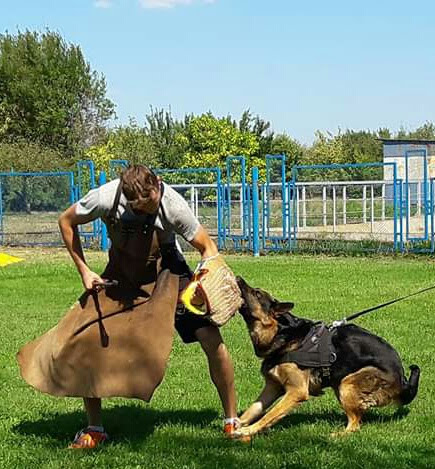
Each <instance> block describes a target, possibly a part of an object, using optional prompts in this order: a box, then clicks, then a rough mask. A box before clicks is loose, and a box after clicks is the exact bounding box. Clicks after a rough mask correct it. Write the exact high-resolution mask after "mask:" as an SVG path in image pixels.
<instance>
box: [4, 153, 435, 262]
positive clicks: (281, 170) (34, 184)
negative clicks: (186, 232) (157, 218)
mask: <svg viewBox="0 0 435 469" xmlns="http://www.w3.org/2000/svg"><path fill="white" fill-rule="evenodd" d="M285 161H286V160H285V156H284V155H267V157H266V175H265V180H264V181H263V182H260V181H259V171H258V168H252V172H251V174H250V177H249V175H248V173H247V164H246V160H245V158H244V157H243V156H230V157H228V159H227V161H226V179H223V177H222V174H221V170H220V169H219V168H182V169H169V170H168V169H158V170H156V172H157V173H158V174H160V175H162V176H163V178H164V180H165V181H166V182H168V183H169V184H171V185H172V186H173V187H174V188H175V189H176V190H178V191H179V192H180V193H181V194H182V195H183V196H184V197H185V198H186V199H187V200H188V203H189V204H190V206H191V208H192V210H193V211H194V213H195V215H196V216H197V217H198V218H199V219H200V221H201V223H203V224H204V226H206V228H207V229H208V231H209V232H210V234H211V235H212V236H213V237H215V239H216V242H217V244H218V247H219V249H221V250H232V251H245V252H251V253H254V254H255V255H258V254H259V253H260V251H262V252H264V253H266V252H268V251H287V252H295V251H298V250H305V249H307V247H309V246H317V247H318V248H319V249H318V250H325V249H326V250H333V249H340V250H341V249H343V246H346V247H351V248H352V249H357V250H377V251H379V250H382V251H402V252H404V251H415V252H434V251H435V236H434V232H435V213H434V205H435V201H434V197H435V181H434V179H430V180H428V168H427V165H428V161H427V154H426V152H425V151H422V150H418V151H409V152H407V154H406V157H405V161H406V164H405V166H404V174H403V178H399V177H398V169H397V167H396V163H393V162H391V163H367V164H363V163H361V164H343V165H309V166H294V167H293V168H291V174H292V177H291V179H290V180H289V181H287V180H286V167H285ZM127 164H128V162H127V161H125V160H116V161H113V163H111V165H110V168H109V174H108V176H109V178H110V179H112V178H114V177H117V176H118V174H119V171H120V170H121V169H122V168H124V167H125V166H126V165H127ZM411 165H412V168H413V173H412V174H413V176H412V177H411V171H409V167H410V166H411ZM416 165H417V166H416ZM416 167H418V168H419V178H418V180H415V173H416V171H415V168H416ZM358 169H363V170H373V169H375V170H378V171H377V176H378V178H377V179H373V180H363V179H361V180H354V179H353V178H352V177H353V174H354V173H355V171H356V170H358ZM381 173H383V174H382V175H381ZM331 175H332V176H331ZM248 179H250V182H248ZM105 181H106V174H105V173H101V174H100V175H99V179H98V184H99V185H101V184H104V183H105ZM95 187H97V178H96V173H95V168H94V165H93V163H92V162H91V161H83V162H80V163H79V164H78V165H77V170H76V173H75V174H74V173H73V172H57V173H48V172H46V173H44V172H41V173H0V244H22V245H34V244H40V245H57V244H61V239H60V235H59V232H58V229H57V218H58V215H59V213H60V211H62V210H64V209H65V208H66V207H67V206H68V205H70V204H71V203H73V202H74V201H76V200H77V199H78V198H79V197H81V196H83V195H84V194H85V192H87V191H88V190H89V189H92V188H95ZM80 234H81V236H82V239H83V241H84V242H85V243H86V245H88V246H94V247H97V246H100V248H102V249H107V248H108V240H107V231H106V229H105V226H104V224H102V223H100V222H98V221H97V222H94V223H91V224H89V225H88V226H85V227H82V228H81V230H80Z"/></svg>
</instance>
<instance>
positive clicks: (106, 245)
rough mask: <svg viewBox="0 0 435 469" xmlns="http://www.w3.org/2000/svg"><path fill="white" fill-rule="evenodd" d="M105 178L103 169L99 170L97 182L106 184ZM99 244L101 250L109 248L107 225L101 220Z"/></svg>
mask: <svg viewBox="0 0 435 469" xmlns="http://www.w3.org/2000/svg"><path fill="white" fill-rule="evenodd" d="M106 181H107V178H106V173H105V172H104V171H101V172H100V177H99V180H98V182H99V184H100V186H102V185H103V184H106ZM100 246H101V250H102V251H107V250H108V249H109V240H108V238H107V226H106V224H105V223H104V222H103V221H101V241H100Z"/></svg>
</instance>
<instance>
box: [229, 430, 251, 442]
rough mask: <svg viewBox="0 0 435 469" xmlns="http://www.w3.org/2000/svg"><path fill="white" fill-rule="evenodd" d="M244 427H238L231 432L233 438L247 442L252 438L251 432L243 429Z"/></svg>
mask: <svg viewBox="0 0 435 469" xmlns="http://www.w3.org/2000/svg"><path fill="white" fill-rule="evenodd" d="M246 428H247V427H245V428H239V429H238V430H236V431H235V432H234V433H233V438H234V439H235V440H238V441H242V442H243V443H249V442H250V441H251V439H252V434H251V433H250V432H249V431H245V429H246Z"/></svg>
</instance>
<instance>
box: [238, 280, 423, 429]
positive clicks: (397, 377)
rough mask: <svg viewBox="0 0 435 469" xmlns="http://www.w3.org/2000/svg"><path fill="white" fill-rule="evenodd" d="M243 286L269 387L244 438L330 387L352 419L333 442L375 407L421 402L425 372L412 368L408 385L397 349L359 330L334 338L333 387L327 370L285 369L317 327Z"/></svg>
mask: <svg viewBox="0 0 435 469" xmlns="http://www.w3.org/2000/svg"><path fill="white" fill-rule="evenodd" d="M237 283H238V285H239V287H240V290H241V292H242V297H243V300H244V304H243V305H242V307H241V309H240V313H241V314H242V316H243V318H244V320H245V322H246V324H247V326H248V330H249V335H250V337H251V340H252V343H253V345H254V349H255V353H256V355H257V356H258V357H260V358H262V359H263V363H262V368H261V371H262V374H263V376H264V378H265V381H266V384H265V386H264V389H263V391H262V392H261V394H260V396H259V397H258V398H257V400H256V401H255V402H254V403H253V404H252V405H251V406H250V407H249V408H248V409H247V410H246V411H245V412H244V413H243V414H242V416H241V417H240V420H241V424H242V426H241V428H240V429H239V430H238V432H237V436H238V437H241V438H243V437H249V436H250V435H254V434H256V433H258V432H260V431H262V430H264V429H266V428H268V427H271V426H272V425H274V424H275V423H276V422H278V421H279V420H280V419H282V418H283V417H285V416H286V415H287V414H288V413H289V412H290V411H291V410H292V409H294V408H296V406H298V405H299V404H301V403H302V402H304V401H307V400H308V398H309V396H317V395H320V394H322V389H323V388H324V387H328V386H330V387H332V389H333V390H334V392H335V395H336V396H337V398H338V400H339V401H340V404H341V406H342V407H343V409H344V411H345V412H346V415H347V419H348V423H347V427H346V429H345V430H344V431H342V432H337V433H333V436H338V435H341V434H346V433H349V432H355V431H357V430H358V429H359V428H360V425H361V418H362V416H363V414H364V412H365V411H366V410H367V409H369V408H370V407H381V406H385V405H388V404H391V403H397V404H400V405H404V404H409V403H410V402H411V401H412V400H413V399H414V398H415V396H416V394H417V390H418V382H419V376H420V369H419V367H418V366H416V365H412V366H411V367H410V369H411V375H410V378H409V380H407V379H406V377H405V374H404V371H403V366H402V363H401V360H400V357H399V355H398V354H397V352H396V351H395V350H394V349H393V347H392V346H391V345H389V344H388V343H387V342H386V341H385V340H383V339H381V338H380V337H377V336H375V335H374V334H371V333H370V332H368V331H366V330H365V329H362V328H361V327H358V326H356V325H354V324H348V325H342V326H338V327H336V328H334V333H333V334H332V336H330V337H331V343H332V347H333V349H334V358H335V361H333V362H332V363H331V364H330V366H329V367H328V369H327V378H328V379H327V382H325V379H324V375H323V374H322V373H323V371H324V370H325V368H319V367H315V366H314V367H309V366H308V367H307V366H300V365H298V364H297V363H295V362H292V361H288V362H284V363H283V362H282V360H281V358H282V357H283V356H284V355H285V354H286V353H288V352H291V351H294V350H297V349H298V348H300V346H301V344H302V342H303V341H304V339H305V338H306V337H307V336H309V333H310V330H312V327H313V325H315V324H317V323H315V322H313V321H311V320H309V319H303V318H298V317H296V316H293V315H292V314H291V313H290V311H291V310H292V308H293V306H294V305H293V303H281V302H279V301H277V300H275V299H274V298H273V297H272V296H271V295H269V294H268V293H267V292H265V291H263V290H260V289H258V288H252V287H250V286H249V285H248V284H247V283H246V282H245V281H244V280H243V279H242V278H240V277H237ZM283 324H285V328H284V329H285V333H283V332H282V329H283V326H282V325H283ZM280 329H281V331H280ZM290 355H291V354H290ZM280 397H282V399H281V400H280V401H279V402H278V403H276V404H275V405H274V406H273V407H271V408H270V409H269V407H270V406H272V404H273V403H275V401H276V400H277V399H278V398H280ZM268 409H269V410H268Z"/></svg>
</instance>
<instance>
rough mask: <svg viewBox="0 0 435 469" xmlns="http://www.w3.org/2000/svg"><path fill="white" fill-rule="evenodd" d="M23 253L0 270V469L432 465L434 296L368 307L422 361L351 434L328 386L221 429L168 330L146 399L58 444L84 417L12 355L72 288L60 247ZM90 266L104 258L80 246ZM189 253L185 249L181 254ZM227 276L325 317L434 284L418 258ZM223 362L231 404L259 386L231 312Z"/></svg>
mask: <svg viewBox="0 0 435 469" xmlns="http://www.w3.org/2000/svg"><path fill="white" fill-rule="evenodd" d="M6 252H7V253H10V254H19V255H21V256H22V257H24V258H25V262H21V263H19V264H14V265H10V266H8V267H4V268H0V314H1V322H0V334H1V348H0V373H1V376H0V380H1V381H0V383H1V386H0V468H2V469H4V468H14V469H15V468H40V469H42V468H53V469H54V468H55V469H59V468H173V469H175V468H176V469H181V468H192V469H194V468H233V467H234V468H238V469H244V468H250V469H251V468H264V469H266V468H267V469H275V468H276V469H278V468H282V469H284V468H307V469H308V468H309V469H313V468H352V469H353V468H378V467H382V468H390V467H391V468H398V469H401V468H413V469H423V468H433V467H435V438H434V437H435V430H434V416H435V393H434V388H435V373H434V365H433V355H434V335H433V331H434V306H435V293H426V294H423V295H421V296H417V297H415V298H412V299H411V300H409V301H405V302H401V303H399V304H397V305H393V306H390V307H388V308H386V309H383V310H380V311H377V312H375V313H373V314H371V315H369V316H366V317H365V318H364V319H360V320H358V323H359V324H360V325H361V326H363V327H366V328H368V329H370V330H372V331H373V332H374V333H376V334H378V335H381V336H383V337H384V338H385V339H387V340H388V341H389V342H390V343H392V344H393V345H394V346H395V347H396V349H397V350H398V351H399V353H400V355H401V357H402V359H403V362H404V366H405V368H406V370H407V374H408V373H409V372H408V369H407V368H408V366H409V365H410V364H413V363H416V364H418V365H419V366H420V367H421V369H422V377H421V382H420V390H419V394H418V396H417V398H416V400H415V401H414V402H413V403H412V404H411V405H410V406H409V407H407V408H405V409H403V410H402V411H397V409H394V408H384V409H375V410H372V411H370V412H369V413H368V415H367V417H366V419H365V424H364V425H363V427H362V430H361V431H360V432H359V433H357V434H354V435H351V436H348V437H345V438H339V439H333V438H331V437H330V434H331V433H332V432H334V431H337V430H338V429H341V428H343V427H344V424H345V423H346V419H345V416H344V413H343V412H342V410H341V409H340V407H339V405H338V403H337V401H336V399H335V397H334V396H333V393H332V392H331V391H330V390H328V391H327V392H326V393H325V395H324V396H322V397H319V398H313V399H312V400H310V401H309V402H308V403H305V404H304V405H302V406H301V407H300V408H299V409H298V410H297V411H295V412H294V413H292V414H291V415H290V416H288V417H286V418H285V419H284V420H283V421H282V422H281V423H279V424H278V425H276V426H275V427H274V428H273V429H271V430H270V431H268V432H267V434H262V435H260V436H257V437H256V438H255V439H254V440H253V442H252V444H244V443H239V442H231V441H226V440H224V439H223V437H222V436H221V428H222V420H221V417H222V416H221V408H220V404H219V401H218V398H217V394H216V391H215V389H214V387H213V386H212V384H211V382H210V380H209V377H208V371H207V365H206V360H205V357H204V355H203V354H202V352H201V351H200V349H199V346H198V345H189V346H186V345H183V344H182V343H181V342H180V340H179V338H178V337H176V339H175V342H174V348H173V352H172V354H171V358H170V362H169V365H168V369H167V374H166V377H165V380H164V382H163V383H162V385H161V386H160V387H159V388H158V390H157V392H156V394H155V397H154V398H153V400H152V402H151V403H150V404H144V403H142V402H140V401H133V400H123V399H110V400H107V401H105V403H104V409H105V410H104V419H105V426H106V429H107V431H108V432H109V433H110V436H111V442H110V443H109V444H107V445H106V446H104V447H103V448H101V449H99V450H97V451H95V452H88V453H86V452H71V451H70V450H67V449H65V448H66V446H67V444H68V443H69V442H70V441H71V438H72V437H73V436H74V433H75V432H76V431H77V430H78V429H79V428H80V427H82V426H84V424H85V420H84V413H83V412H82V404H81V401H80V400H79V399H72V398H71V399H60V398H54V397H51V396H48V395H43V394H41V393H39V392H37V391H35V390H33V389H31V388H30V387H29V386H27V385H26V383H25V382H23V381H22V379H21V378H20V376H19V372H18V368H17V364H16V361H15V353H16V352H17V350H18V349H19V348H20V346H21V345H23V344H24V343H25V342H27V341H28V340H30V339H32V338H34V337H35V336H37V335H39V334H41V333H42V332H44V331H46V330H47V329H48V328H50V327H51V326H52V325H54V324H56V322H57V321H58V320H59V318H60V317H61V316H62V315H63V313H64V312H65V311H66V309H67V308H69V306H70V305H71V304H72V303H73V302H74V300H75V299H76V298H77V296H78V295H79V294H80V291H81V286H80V281H79V278H78V275H77V274H76V272H75V270H74V267H73V265H72V262H70V261H69V260H68V259H67V258H66V256H65V253H64V252H63V251H61V250H52V251H49V250H45V251H39V250H27V251H12V250H7V251H6ZM88 257H89V262H90V264H91V266H92V267H93V268H94V269H95V270H101V269H102V268H103V266H104V262H105V256H104V255H102V254H100V253H90V254H89V256H88ZM191 260H192V262H194V258H191ZM227 260H228V262H229V264H230V265H231V266H232V267H233V269H234V271H235V272H236V273H237V274H239V275H242V276H244V277H245V278H246V280H247V281H249V282H251V283H253V284H255V285H256V286H260V287H263V288H264V289H266V290H268V291H270V292H271V293H273V294H274V295H275V296H276V297H278V298H281V299H289V300H292V301H294V302H295V303H296V308H295V311H294V313H295V314H298V315H300V316H305V317H309V318H318V319H323V320H326V321H332V320H334V319H338V318H341V317H343V316H344V315H347V314H350V313H351V312H355V311H358V310H360V309H363V308H366V307H369V306H372V305H375V304H378V303H381V302H384V301H387V300H389V299H392V298H395V297H397V296H401V295H404V294H406V293H408V292H413V291H415V290H418V289H420V288H422V287H423V286H427V285H430V284H433V283H434V282H435V276H434V270H435V262H434V261H433V260H432V259H429V258H426V257H425V258H420V259H411V258H387V257H370V258H356V257H353V258H345V257H342V258H340V257H335V258H334V257H308V256H306V257H304V256H273V255H272V256H268V257H260V258H256V259H254V258H252V257H247V256H246V257H242V256H228V257H227ZM222 333H223V335H224V337H225V340H226V343H227V345H228V348H229V350H230V352H231V355H232V357H233V360H234V363H235V370H236V387H237V392H238V400H239V408H240V410H242V409H244V408H246V407H247V406H248V405H249V404H250V403H251V402H252V401H253V399H255V398H256V396H257V395H258V393H259V391H260V389H261V387H262V378H261V376H260V373H259V367H260V362H259V361H258V359H257V358H256V357H255V356H254V354H253V349H252V345H251V343H250V340H249V338H248V334H247V331H246V328H245V325H244V323H243V321H242V319H241V318H240V317H236V318H234V319H233V320H231V321H230V323H229V324H227V325H226V326H225V327H224V328H223V329H222Z"/></svg>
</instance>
